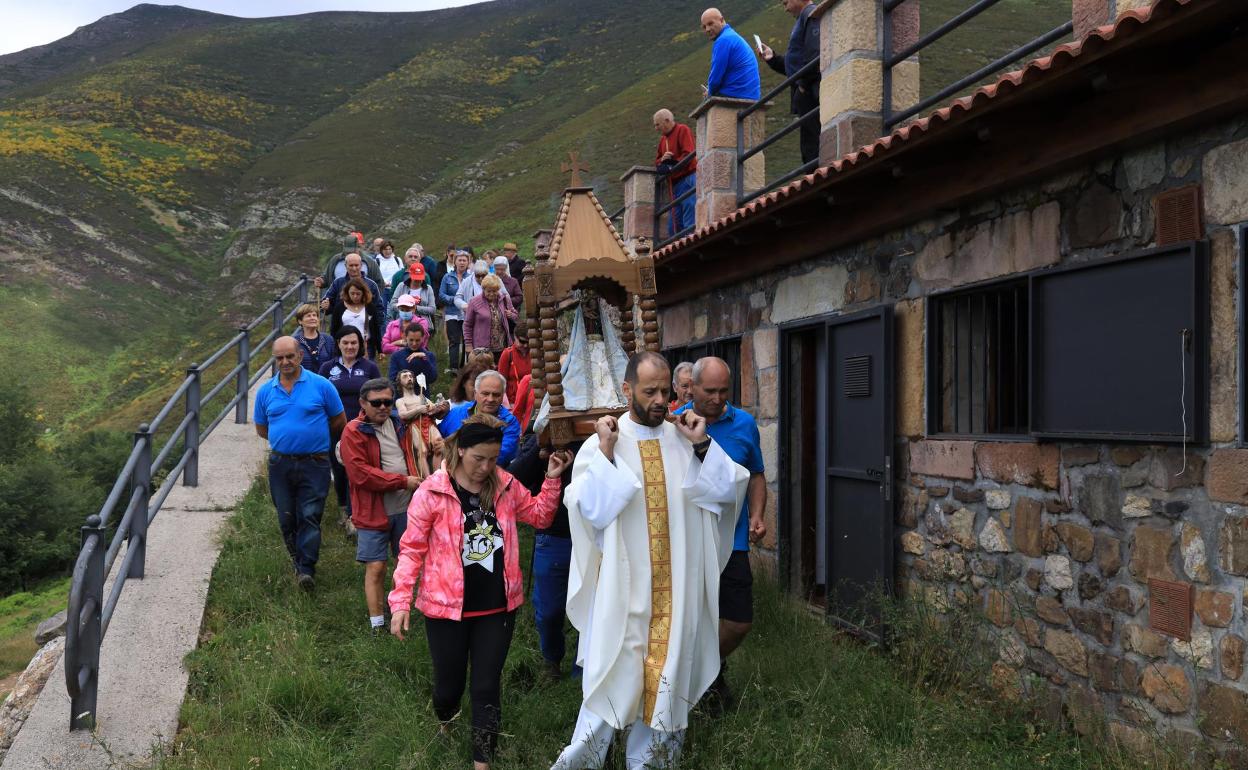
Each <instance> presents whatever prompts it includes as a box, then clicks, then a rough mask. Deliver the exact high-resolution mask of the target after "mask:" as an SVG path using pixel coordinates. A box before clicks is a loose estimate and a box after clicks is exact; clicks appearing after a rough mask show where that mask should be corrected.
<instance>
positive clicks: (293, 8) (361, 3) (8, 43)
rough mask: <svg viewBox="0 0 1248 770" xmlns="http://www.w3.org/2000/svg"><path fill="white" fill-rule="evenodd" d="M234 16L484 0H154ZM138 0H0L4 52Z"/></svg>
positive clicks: (56, 34)
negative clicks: (172, 0)
mask: <svg viewBox="0 0 1248 770" xmlns="http://www.w3.org/2000/svg"><path fill="white" fill-rule="evenodd" d="M149 2H152V3H153V4H156V5H181V6H185V7H187V8H198V9H200V10H203V11H213V12H214V13H224V14H228V15H230V16H288V15H291V14H296V13H312V12H313V11H427V10H431V9H433V8H450V7H451V6H455V5H469V4H470V3H474V2H481V0H181V1H180V2H176V3H174V2H169V1H168V0H149ZM138 4H139V0H52V2H39V0H0V54H6V53H12V52H14V51H20V50H22V49H23V48H30V47H31V46H36V45H43V44H44V43H51V42H52V41H53V40H59V39H60V38H63V37H65V36H66V35H68V34H69V33H71V32H73V31H74V30H75V29H77V28H78V27H81V26H83V25H84V24H90V23H91V22H93V21H95V20H96V19H98V18H100V17H101V16H107V15H109V14H110V13H119V12H121V11H124V10H126V9H127V8H132V7H134V6H135V5H138Z"/></svg>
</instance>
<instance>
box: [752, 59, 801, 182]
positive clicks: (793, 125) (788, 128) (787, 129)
mask: <svg viewBox="0 0 1248 770" xmlns="http://www.w3.org/2000/svg"><path fill="white" fill-rule="evenodd" d="M818 71H819V60H818V59H812V60H811V61H809V62H807V63H806V65H805V66H804V67H802V68H801V69H799V70H798V71H797V72H794V73H793V74H792V75H790V76H789V77H787V78H785V79H784V81H783V82H782V83H780V85H778V86H776V87H775V88H773V89H771V90H770V91H768V92H767V93H765V94H763V97H762V98H761V99H759V100H758V101H756V102H754V103H753V104H751V105H750V106H748V107H745V108H744V109H742V110H740V111H739V112H738V113H737V205H738V206H744V205H745V204H747V203H749V202H750V201H752V200H754V199H755V198H757V197H759V196H760V195H766V194H767V193H769V192H771V191H772V190H774V189H776V188H777V187H781V186H783V185H786V184H788V183H789V182H791V181H793V180H794V179H796V178H798V177H799V176H802V175H803V174H809V173H810V172H811V171H814V170H815V169H816V168H819V160H818V158H816V159H813V160H810V161H807V162H806V163H803V164H801V165H800V166H798V167H797V168H795V169H791V170H789V171H788V172H786V173H785V174H783V175H781V176H780V178H779V179H776V180H775V181H773V182H771V183H770V184H765V185H763V186H762V187H760V188H758V189H757V190H746V189H745V164H746V161H748V160H749V159H750V158H752V157H754V156H755V155H757V154H759V153H760V152H762V151H763V150H765V149H767V148H768V147H770V146H771V145H773V144H775V143H776V142H778V141H780V140H781V139H783V138H784V137H786V136H788V135H789V134H791V133H793V132H794V131H796V130H797V129H798V128H800V127H801V125H802V123H804V122H805V121H807V120H811V119H812V118H813V119H818V117H819V107H818V106H817V105H816V106H815V108H814V109H813V110H810V111H809V112H807V113H806V114H804V115H798V116H797V117H796V118H794V119H793V120H792V121H791V122H790V123H788V124H787V125H785V126H784V127H783V128H780V129H779V130H777V131H775V132H774V133H772V134H771V135H769V136H765V137H763V138H762V139H761V140H760V141H759V142H758V143H757V144H755V145H753V146H751V147H746V146H745V122H746V120H747V119H748V118H749V117H750V116H751V115H753V114H754V113H755V112H757V111H758V110H760V109H762V107H763V105H765V104H767V103H768V102H770V101H771V100H772V99H774V98H776V97H777V96H779V95H780V94H781V93H783V92H784V91H785V90H787V89H788V88H789V87H790V86H791V85H793V84H794V83H795V82H797V81H798V80H800V79H802V78H805V77H809V76H810V74H811V73H815V72H818Z"/></svg>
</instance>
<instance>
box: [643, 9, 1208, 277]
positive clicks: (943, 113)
mask: <svg viewBox="0 0 1248 770" xmlns="http://www.w3.org/2000/svg"><path fill="white" fill-rule="evenodd" d="M1193 1H1194V0H1156V2H1154V3H1153V5H1151V6H1150V7H1148V8H1140V9H1136V10H1132V11H1128V12H1127V13H1125V14H1123V15H1122V17H1121V18H1119V19H1118V20H1117V21H1116V22H1115V23H1113V24H1107V25H1105V26H1102V27H1098V28H1097V29H1094V30H1092V31H1091V32H1089V33H1088V34H1087V35H1085V36H1084V37H1083V39H1081V40H1078V41H1075V42H1072V43H1065V44H1063V45H1060V46H1058V47H1057V48H1056V49H1054V51H1053V53H1052V54H1050V55H1048V56H1044V57H1041V58H1039V59H1035V60H1033V61H1030V62H1028V63H1027V64H1026V65H1025V66H1023V67H1022V68H1021V69H1018V70H1014V71H1012V72H1007V73H1005V74H1003V75H1001V76H1000V77H999V78H998V79H997V80H996V82H994V83H990V84H988V85H985V86H981V87H980V88H978V89H976V90H975V92H974V93H972V94H969V95H967V96H963V97H962V98H960V99H956V100H954V101H953V102H952V103H950V104H949V106H947V107H942V108H940V109H938V110H936V111H935V112H933V113H932V114H930V115H928V116H927V117H924V118H920V119H918V120H915V121H912V122H910V123H907V124H905V125H904V126H900V127H898V128H896V129H894V130H893V131H892V133H890V134H888V135H886V136H882V137H880V138H879V139H877V140H875V141H874V142H873V143H871V144H869V145H866V146H864V147H861V148H859V149H858V150H856V151H855V152H851V153H849V154H848V155H846V156H845V157H843V158H841V159H840V160H836V161H833V162H832V163H831V164H830V165H828V166H822V167H820V168H818V169H815V170H814V171H813V172H811V173H809V174H806V175H805V176H802V177H799V178H798V179H795V180H794V181H792V182H790V183H788V184H787V185H785V186H783V187H780V188H779V189H776V190H773V191H772V192H770V193H768V194H766V195H763V196H759V197H758V198H755V199H754V200H752V201H750V202H749V203H747V204H746V205H744V206H742V207H741V208H739V209H737V210H736V211H734V212H733V213H731V214H729V215H727V216H725V217H723V218H722V219H719V220H716V221H715V222H712V223H711V224H709V225H707V226H705V227H701V228H698V229H697V230H695V231H694V232H692V233H690V234H689V235H686V236H684V237H683V238H680V239H678V240H676V241H673V242H672V243H669V244H668V245H666V246H664V247H663V248H662V249H659V250H658V251H656V252H655V254H654V258H655V261H656V262H661V261H662V260H664V259H666V258H668V257H671V256H672V255H674V254H675V253H677V252H679V251H681V250H682V249H685V248H687V247H689V246H692V245H694V244H695V243H698V242H699V241H701V240H703V239H705V238H706V237H708V236H710V235H713V234H714V233H717V232H719V231H720V230H723V229H724V228H726V227H728V226H729V225H733V224H736V223H738V222H741V221H743V220H745V219H748V218H750V217H753V216H755V215H757V214H758V213H759V212H762V211H764V210H766V209H768V208H770V207H772V206H774V205H776V204H778V203H780V202H781V201H784V200H788V199H790V198H793V197H794V196H796V195H800V194H801V193H804V192H807V191H809V190H812V189H814V188H816V187H819V186H820V185H821V184H822V183H823V182H825V181H827V180H828V179H831V178H832V177H834V176H835V175H837V174H839V173H842V172H844V171H847V170H849V169H851V168H854V167H856V166H859V165H861V164H863V163H866V162H868V161H870V160H874V159H876V158H878V157H881V156H882V155H885V154H887V153H888V152H889V151H890V150H893V149H894V148H896V147H898V146H899V145H903V144H905V143H906V142H909V141H912V140H914V139H916V138H918V137H920V136H923V135H925V134H928V133H930V132H932V131H935V130H938V129H940V128H941V127H942V126H944V125H947V124H949V123H952V122H954V121H956V120H958V119H960V118H962V117H963V116H964V115H966V114H967V113H971V112H974V111H977V110H982V109H984V108H986V107H987V106H988V105H989V104H991V103H992V102H993V101H994V100H996V99H998V98H1000V97H1003V96H1007V95H1009V94H1010V93H1013V92H1015V91H1017V90H1019V89H1021V88H1025V87H1028V86H1029V85H1032V84H1034V83H1035V82H1036V81H1037V79H1038V78H1040V77H1041V76H1043V75H1044V74H1046V73H1050V72H1053V71H1055V70H1061V69H1064V68H1065V67H1068V66H1070V64H1071V62H1073V61H1074V60H1076V59H1078V58H1079V57H1080V56H1081V55H1086V54H1090V53H1095V52H1096V51H1099V50H1100V49H1102V48H1103V47H1104V46H1105V45H1106V44H1108V43H1110V42H1111V41H1114V40H1119V41H1121V40H1123V39H1129V38H1130V37H1131V36H1132V35H1133V34H1135V33H1136V32H1138V30H1139V29H1140V28H1141V27H1143V26H1145V25H1146V24H1147V23H1148V22H1149V21H1151V20H1153V19H1158V18H1164V17H1166V16H1169V15H1170V14H1172V13H1174V12H1175V11H1177V10H1178V9H1180V8H1182V7H1183V6H1186V5H1190V4H1191V3H1192V2H1193Z"/></svg>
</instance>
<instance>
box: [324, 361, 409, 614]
mask: <svg viewBox="0 0 1248 770" xmlns="http://www.w3.org/2000/svg"><path fill="white" fill-rule="evenodd" d="M393 406H394V387H393V386H392V385H391V384H390V382H389V381H388V380H384V379H380V378H379V379H373V380H369V381H368V382H366V383H364V385H363V386H361V387H360V415H359V417H357V418H356V419H354V420H352V421H351V422H349V423H347V427H346V428H345V429H344V430H343V431H342V440H341V441H340V442H339V444H338V452H339V454H341V456H342V465H343V467H345V468H346V469H347V478H348V479H349V480H350V482H351V521H352V523H353V524H355V528H356V531H357V539H356V551H355V560H356V561H358V562H360V563H361V564H363V565H364V601H365V602H366V603H367V604H368V620H369V624H370V625H371V627H372V632H373V635H374V636H377V635H380V634H383V633H384V632H385V624H386V618H385V608H384V604H383V602H384V600H385V595H386V594H385V581H386V562H387V561H388V560H389V557H390V556H391V555H393V556H395V557H396V558H397V557H398V555H399V539H400V538H401V537H402V536H403V530H404V529H406V528H407V504H408V503H409V502H411V499H412V492H414V491H415V490H416V488H417V487H419V486H420V478H419V477H417V476H416V458H415V457H414V456H413V454H412V442H411V441H409V440H408V438H407V435H406V430H405V426H404V425H403V423H402V422H401V421H400V420H399V418H398V417H396V416H394V415H393V414H391V408H392V407H393Z"/></svg>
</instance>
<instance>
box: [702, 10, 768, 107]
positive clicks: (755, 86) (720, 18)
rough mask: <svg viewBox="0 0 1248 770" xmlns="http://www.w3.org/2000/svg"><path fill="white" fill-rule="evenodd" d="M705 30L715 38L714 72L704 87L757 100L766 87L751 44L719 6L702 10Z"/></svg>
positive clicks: (708, 91) (712, 93)
mask: <svg viewBox="0 0 1248 770" xmlns="http://www.w3.org/2000/svg"><path fill="white" fill-rule="evenodd" d="M702 31H703V32H705V33H706V36H707V37H709V38H710V39H711V40H713V41H715V42H714V44H713V45H712V46H711V74H710V75H709V76H708V77H707V80H706V85H704V86H703V87H702V90H703V91H704V92H705V95H706V96H727V97H731V98H733V99H750V100H751V101H757V100H758V98H759V97H760V96H762V91H761V90H760V89H761V86H760V84H759V83H760V81H759V77H758V60H757V59H755V58H754V52H753V51H752V50H751V49H750V44H749V43H747V42H745V39H744V38H743V37H741V36H740V35H738V34H737V31H736V30H734V29H733V28H732V27H731V26H729V25H728V22H726V21H724V15H723V14H722V13H720V12H719V9H718V8H707V9H706V10H705V11H704V12H703V13H702Z"/></svg>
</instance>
